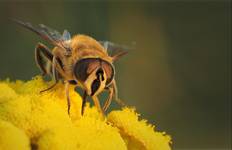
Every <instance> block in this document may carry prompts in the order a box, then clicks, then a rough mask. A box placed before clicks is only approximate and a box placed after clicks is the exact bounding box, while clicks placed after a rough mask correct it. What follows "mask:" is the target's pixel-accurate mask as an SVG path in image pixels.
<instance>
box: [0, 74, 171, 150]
mask: <svg viewBox="0 0 232 150" xmlns="http://www.w3.org/2000/svg"><path fill="white" fill-rule="evenodd" d="M50 84H51V83H50V82H44V80H43V79H42V78H41V77H40V76H38V77H35V78H34V79H33V80H31V81H27V82H23V81H16V82H11V81H9V80H6V81H1V82H0V91H1V93H0V132H1V134H0V150H2V149H3V150H6V149H7V150H16V149H17V150H29V149H32V150H37V149H38V150H75V149H76V150H93V149H94V150H109V149H110V150H170V137H169V136H168V135H166V134H165V133H163V132H157V131H156V130H155V128H154V126H153V125H150V124H148V123H147V122H146V120H140V119H139V115H138V114H137V113H136V112H135V110H134V109H133V108H127V107H126V108H123V109H122V110H115V111H111V112H110V113H109V114H108V115H107V116H105V117H103V116H102V115H101V114H100V113H98V111H97V109H96V108H95V107H94V106H93V107H90V106H89V104H87V106H86V109H85V114H84V116H81V101H82V99H81V97H80V96H79V94H78V93H76V92H75V91H74V90H71V89H70V98H71V111H70V116H69V115H68V114H67V105H66V98H65V93H64V87H63V85H62V84H61V83H59V84H58V85H57V86H56V87H55V88H54V89H52V90H50V91H48V92H44V93H42V94H40V93H39V91H41V90H43V89H46V88H47V87H48V86H49V85H50ZM71 88H74V87H71Z"/></svg>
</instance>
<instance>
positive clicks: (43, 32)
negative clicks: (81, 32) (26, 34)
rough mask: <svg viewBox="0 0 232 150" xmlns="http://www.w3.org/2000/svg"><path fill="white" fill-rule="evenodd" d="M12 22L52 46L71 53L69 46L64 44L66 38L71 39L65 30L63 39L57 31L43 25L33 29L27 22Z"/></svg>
mask: <svg viewBox="0 0 232 150" xmlns="http://www.w3.org/2000/svg"><path fill="white" fill-rule="evenodd" d="M13 21H15V22H16V23H18V24H19V25H21V26H23V27H25V28H26V29H29V30H31V31H33V32H35V33H36V34H37V35H39V36H40V37H42V38H43V39H44V40H46V41H48V42H50V43H51V44H53V45H54V46H57V47H60V48H62V49H64V50H66V51H71V48H70V46H69V45H68V44H67V42H66V39H67V38H71V36H70V34H69V32H68V31H67V30H65V38H64V37H63V35H61V34H60V33H59V32H58V31H56V30H54V29H51V28H49V27H47V26H45V25H43V24H39V25H38V26H37V27H35V26H32V25H31V24H30V23H28V22H23V21H20V20H13ZM68 34H69V37H68Z"/></svg>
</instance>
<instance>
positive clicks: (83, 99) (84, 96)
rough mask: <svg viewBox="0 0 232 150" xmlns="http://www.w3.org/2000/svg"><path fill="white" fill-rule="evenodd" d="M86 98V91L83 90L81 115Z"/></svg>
mask: <svg viewBox="0 0 232 150" xmlns="http://www.w3.org/2000/svg"><path fill="white" fill-rule="evenodd" d="M86 99H87V92H86V91H85V92H84V94H83V96H82V105H81V115H83V114H84V111H85V105H86Z"/></svg>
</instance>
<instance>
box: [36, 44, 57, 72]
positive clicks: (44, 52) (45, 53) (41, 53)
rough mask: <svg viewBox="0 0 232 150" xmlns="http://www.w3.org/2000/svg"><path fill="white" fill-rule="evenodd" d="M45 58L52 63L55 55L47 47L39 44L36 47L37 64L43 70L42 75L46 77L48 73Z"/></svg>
mask: <svg viewBox="0 0 232 150" xmlns="http://www.w3.org/2000/svg"><path fill="white" fill-rule="evenodd" d="M43 57H45V58H46V59H47V60H48V61H50V62H52V58H53V54H52V53H51V51H50V49H49V48H47V47H46V46H45V45H43V44H41V43H38V44H37V45H36V47H35V62H36V64H37V66H38V67H39V69H40V70H41V72H42V75H46V74H47V73H48V72H47V70H46V67H45V64H44V63H43Z"/></svg>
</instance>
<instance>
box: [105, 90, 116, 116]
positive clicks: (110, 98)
mask: <svg viewBox="0 0 232 150" xmlns="http://www.w3.org/2000/svg"><path fill="white" fill-rule="evenodd" d="M107 90H108V91H109V96H108V98H107V100H106V102H105V104H104V106H103V111H104V112H106V110H107V109H108V107H109V106H110V103H111V101H112V98H113V95H114V89H113V88H112V87H109V88H108V89H107Z"/></svg>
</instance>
